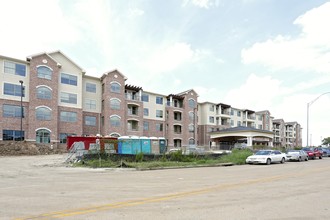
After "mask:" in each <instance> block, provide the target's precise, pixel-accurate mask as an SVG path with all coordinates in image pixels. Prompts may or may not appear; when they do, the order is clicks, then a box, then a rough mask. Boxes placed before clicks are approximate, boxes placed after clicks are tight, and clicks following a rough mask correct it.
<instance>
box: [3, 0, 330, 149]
mask: <svg viewBox="0 0 330 220" xmlns="http://www.w3.org/2000/svg"><path fill="white" fill-rule="evenodd" d="M0 4H1V7H0V20H1V21H2V31H1V34H0V42H1V43H0V54H1V55H4V56H9V57H15V58H19V59H25V58H26V57H27V56H29V55H31V54H35V53H39V52H44V51H46V52H47V51H48V52H51V51H54V50H61V51H62V52H63V53H64V54H66V55H67V56H69V57H70V58H71V59H72V60H74V61H75V62H76V63H77V64H78V65H80V66H81V67H83V68H84V69H85V70H86V71H87V74H88V75H93V76H101V75H102V74H103V73H104V72H106V71H108V70H113V69H118V70H119V71H121V72H122V73H123V74H124V75H126V76H127V77H128V81H127V83H128V84H131V85H135V86H141V87H143V89H144V90H145V91H152V92H156V93H160V94H164V95H167V94H170V93H179V92H182V91H185V90H188V89H194V90H195V91H196V92H197V93H198V94H199V101H200V102H203V101H210V102H215V103H219V102H221V103H226V104H229V105H231V106H233V107H237V108H248V109H251V110H255V111H261V110H269V111H270V112H271V114H272V116H273V117H275V118H283V119H284V120H285V121H287V122H289V121H297V122H298V123H300V124H301V125H302V127H303V144H304V145H305V144H306V136H307V129H306V128H307V103H309V102H312V101H314V100H315V99H317V97H318V96H320V95H321V94H323V93H326V92H329V94H325V95H322V96H321V97H319V98H318V99H317V100H316V101H315V102H313V104H311V105H310V108H309V110H310V111H309V112H310V118H309V119H310V120H309V121H310V125H309V133H310V135H309V136H310V141H311V142H310V143H311V144H313V145H318V144H320V142H321V138H325V137H330V28H329V27H330V1H325V0H313V1H311V0H166V1H161V0H125V1H123V0H71V1H67V0H47V1H45V0H29V1H26V0H0ZM18 6H19V7H18Z"/></svg>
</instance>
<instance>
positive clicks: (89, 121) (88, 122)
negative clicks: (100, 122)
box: [85, 116, 96, 126]
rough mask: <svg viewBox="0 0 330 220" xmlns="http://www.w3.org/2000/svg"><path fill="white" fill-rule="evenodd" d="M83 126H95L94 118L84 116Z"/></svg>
mask: <svg viewBox="0 0 330 220" xmlns="http://www.w3.org/2000/svg"><path fill="white" fill-rule="evenodd" d="M85 125H89V126H96V117H95V116H85Z"/></svg>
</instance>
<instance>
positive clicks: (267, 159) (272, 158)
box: [245, 150, 286, 165]
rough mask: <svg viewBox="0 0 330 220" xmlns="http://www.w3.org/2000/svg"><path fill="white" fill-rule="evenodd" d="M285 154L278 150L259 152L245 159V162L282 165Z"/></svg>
mask: <svg viewBox="0 0 330 220" xmlns="http://www.w3.org/2000/svg"><path fill="white" fill-rule="evenodd" d="M285 160H286V154H285V153H282V152H281V151H279V150H259V151H257V152H256V153H255V154H253V155H251V156H249V157H247V158H246V160H245V162H246V163H248V164H260V163H261V164H267V165H269V164H271V163H277V162H278V163H284V162H285Z"/></svg>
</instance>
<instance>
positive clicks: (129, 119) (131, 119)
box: [127, 118, 140, 121]
mask: <svg viewBox="0 0 330 220" xmlns="http://www.w3.org/2000/svg"><path fill="white" fill-rule="evenodd" d="M127 121H140V120H138V119H136V118H128V119H127Z"/></svg>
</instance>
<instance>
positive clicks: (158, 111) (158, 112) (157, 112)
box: [156, 110, 163, 118]
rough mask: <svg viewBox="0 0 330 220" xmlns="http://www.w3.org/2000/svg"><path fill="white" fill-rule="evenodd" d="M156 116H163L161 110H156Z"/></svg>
mask: <svg viewBox="0 0 330 220" xmlns="http://www.w3.org/2000/svg"><path fill="white" fill-rule="evenodd" d="M156 118H163V110H156Z"/></svg>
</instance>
